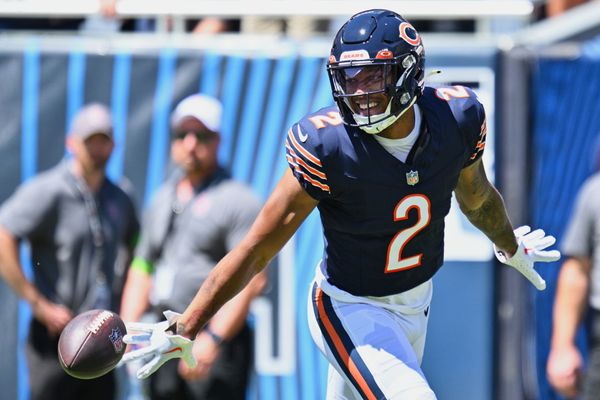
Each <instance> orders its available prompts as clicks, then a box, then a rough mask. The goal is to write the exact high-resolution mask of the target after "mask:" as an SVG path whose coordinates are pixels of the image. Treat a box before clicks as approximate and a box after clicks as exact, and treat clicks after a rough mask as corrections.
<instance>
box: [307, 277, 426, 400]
mask: <svg viewBox="0 0 600 400" xmlns="http://www.w3.org/2000/svg"><path fill="white" fill-rule="evenodd" d="M336 297H337V296H336ZM352 297H354V299H360V298H358V297H355V296H352ZM370 299H372V298H366V299H365V300H366V302H363V303H361V302H355V301H352V302H348V301H341V300H339V297H338V298H337V299H336V298H333V297H330V296H329V295H328V294H326V293H325V292H324V291H323V290H322V289H321V287H320V286H319V285H318V284H317V283H314V282H313V284H312V285H311V288H310V293H309V299H308V324H309V327H310V332H311V335H312V338H313V340H314V341H315V343H316V345H317V346H318V348H319V349H320V350H321V352H322V353H323V354H324V355H325V357H326V358H327V360H328V361H329V363H330V366H329V377H328V384H327V399H328V400H332V399H335V400H356V399H390V400H391V399H402V400H432V399H433V400H435V399H436V397H435V394H434V393H433V391H432V390H431V388H430V387H429V384H428V383H427V380H426V379H425V376H424V375H423V371H422V370H421V367H420V365H421V360H422V358H423V350H424V347H425V336H426V333H427V320H428V313H429V307H428V306H427V307H426V308H425V309H424V310H419V312H418V313H414V314H410V313H401V312H399V311H397V310H390V309H388V308H383V307H381V306H379V305H377V304H374V302H373V301H370ZM428 301H430V298H429V299H428Z"/></svg>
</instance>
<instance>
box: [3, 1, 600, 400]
mask: <svg viewBox="0 0 600 400" xmlns="http://www.w3.org/2000/svg"><path fill="white" fill-rule="evenodd" d="M27 3H30V4H29V6H30V7H31V6H32V5H37V6H38V7H37V8H35V9H32V8H29V9H28V8H27V7H26V6H27ZM34 3H35V4H34ZM66 3H69V2H60V1H59V2H56V3H52V4H53V6H50V5H49V4H45V3H44V2H35V1H34V2H27V1H22V2H21V1H20V2H14V1H8V0H2V1H0V15H4V16H5V18H2V20H1V21H0V26H2V23H4V24H5V30H4V31H2V33H1V34H0V121H1V122H0V171H2V172H1V173H0V176H1V177H0V182H1V185H0V201H3V200H4V199H6V198H7V197H8V196H9V195H10V193H11V192H12V191H13V190H14V188H15V187H16V186H17V185H18V184H19V183H20V182H22V181H24V180H26V179H28V178H30V177H32V176H33V175H34V174H36V173H37V172H39V171H42V170H45V169H47V168H49V167H50V166H52V165H54V164H55V163H56V162H58V161H59V160H60V159H61V158H62V157H64V156H65V154H64V139H65V133H66V130H67V127H68V125H69V122H70V120H71V117H72V115H73V114H74V113H75V111H76V110H77V109H78V108H79V107H80V106H81V105H82V104H84V103H87V102H90V101H101V102H104V103H106V104H108V105H110V107H111V109H112V112H113V115H114V121H115V140H116V144H117V146H116V151H115V153H114V154H113V157H112V159H111V162H110V165H109V174H110V175H111V176H112V177H113V178H115V179H117V180H122V179H126V180H127V181H129V182H130V183H131V184H132V187H133V190H134V192H135V196H136V200H137V203H138V205H139V207H140V210H141V209H143V208H144V206H145V204H147V201H148V200H149V198H150V197H151V196H152V194H153V192H154V190H155V189H156V188H157V187H158V185H159V184H160V183H161V181H162V179H163V178H164V177H165V176H166V175H167V174H168V171H169V168H170V165H169V163H168V146H169V139H168V138H169V131H168V127H169V124H168V120H169V114H170V111H171V110H172V108H173V106H174V104H176V103H177V102H178V101H179V100H181V99H182V98H183V97H185V96H187V95H189V94H192V93H195V92H203V93H207V94H210V95H214V96H216V97H218V98H219V99H221V101H222V102H223V104H224V111H225V115H226V116H227V118H226V122H225V125H224V127H223V132H222V134H223V140H222V147H221V153H220V156H221V160H222V161H223V162H224V163H225V164H226V165H227V166H228V167H229V168H230V170H231V171H232V173H233V175H234V176H235V177H236V178H238V179H240V180H243V181H246V182H248V183H249V184H250V185H251V186H252V187H253V188H254V190H255V191H256V192H257V193H258V194H259V195H260V196H261V197H262V198H263V199H264V198H265V197H266V196H267V195H268V193H269V192H270V190H271V188H272V186H273V184H274V183H275V182H276V181H277V180H278V179H279V177H280V175H281V174H282V172H283V171H284V169H285V168H286V163H285V158H284V151H283V141H284V138H285V134H286V132H287V129H288V128H289V126H290V125H291V124H292V123H293V122H294V121H296V120H297V119H299V118H300V117H301V116H302V115H304V114H305V113H306V112H308V111H310V110H315V109H317V108H320V107H322V106H325V105H328V104H331V103H332V98H331V94H330V88H329V82H328V80H327V76H326V74H325V67H324V65H325V64H324V62H325V59H326V56H327V55H328V51H329V46H330V41H331V37H332V31H331V29H333V31H335V29H337V25H335V21H338V22H339V21H341V20H344V19H345V18H346V17H347V16H349V15H351V14H352V13H353V12H354V11H358V10H360V9H363V8H372V7H375V6H378V5H379V4H375V3H371V2H369V4H368V5H362V6H361V5H352V6H347V4H346V3H344V4H343V5H342V4H340V3H339V2H338V3H337V8H335V7H336V2H335V1H328V2H327V1H326V2H322V4H321V6H318V5H316V3H315V4H312V3H311V4H307V5H305V6H306V7H305V9H311V7H312V13H313V14H315V15H311V17H312V18H313V19H318V20H322V21H321V23H320V25H319V26H320V27H319V26H317V25H309V26H311V27H312V28H311V29H314V31H305V32H303V33H304V34H298V32H296V33H295V34H294V33H293V32H292V29H291V28H290V27H291V26H293V24H290V23H287V24H285V23H284V24H276V27H275V28H273V27H271V28H268V27H266V28H264V29H265V32H260V31H258V32H256V31H252V30H250V28H244V26H249V25H244V23H240V24H239V25H238V26H237V27H235V28H233V31H228V32H219V33H218V34H216V35H212V34H211V35H208V34H192V33H190V32H189V31H190V29H192V28H186V26H187V25H189V24H187V22H186V19H187V17H186V16H191V17H194V18H196V19H200V20H201V19H202V18H207V16H217V17H221V18H223V19H225V18H227V19H229V18H234V17H239V15H240V14H243V13H246V14H252V13H253V11H252V9H256V5H254V6H253V8H252V7H250V6H248V3H244V2H235V1H232V4H231V5H229V6H227V7H224V6H223V5H222V4H221V6H220V8H219V10H221V11H219V12H217V11H216V9H214V10H213V9H211V7H218V4H217V3H219V2H210V1H207V2H206V3H205V7H204V8H201V7H193V6H190V5H186V4H185V3H183V2H173V4H172V6H173V7H172V8H171V9H170V10H169V9H166V11H165V12H164V13H161V12H159V11H160V10H159V8H156V9H153V8H152V7H153V6H154V3H152V2H149V3H147V4H146V5H145V10H146V11H145V12H140V11H139V7H138V12H137V13H136V12H135V5H136V4H137V3H136V2H135V1H125V0H123V1H122V2H120V3H118V4H117V9H116V13H117V14H116V15H117V18H115V17H111V18H112V19H111V18H108V19H107V18H105V17H101V18H100V21H98V20H97V18H96V17H97V12H98V6H97V4H96V3H95V2H93V3H94V4H95V6H94V7H92V6H89V5H90V4H91V3H92V2H80V3H78V5H73V4H71V3H69V4H71V7H70V8H68V10H69V13H70V14H67V12H66V11H64V12H63V14H61V11H60V10H62V9H61V6H63V5H64V4H66ZM233 3H235V4H233ZM268 3H269V4H268V5H267V7H266V8H265V9H269V8H268V6H270V7H271V8H270V9H271V11H272V12H273V13H274V14H275V15H267V17H271V18H272V17H277V19H280V20H286V21H287V20H289V19H290V18H291V17H293V16H294V15H298V14H293V13H292V12H291V11H286V12H283V11H278V8H277V7H279V5H280V4H283V3H285V2H283V1H281V2H277V1H275V2H268ZM313 3H314V2H313ZM381 3H382V4H381V6H382V7H387V8H392V9H394V10H395V11H398V12H400V13H402V14H405V16H406V17H408V18H409V19H411V17H412V18H414V21H415V26H417V29H420V30H421V32H422V33H423V37H424V43H425V46H426V51H427V59H426V66H427V70H428V72H432V71H436V70H441V71H442V73H441V74H435V75H432V76H430V77H429V78H428V84H430V85H440V84H450V85H453V84H462V85H467V86H471V87H473V88H474V89H475V90H476V91H477V93H478V96H479V97H480V99H481V101H482V102H483V103H484V105H485V106H486V110H487V114H488V124H489V127H490V132H489V135H490V136H489V137H488V146H487V148H486V153H485V157H484V160H485V165H486V169H487V170H488V175H489V176H492V177H494V178H495V180H496V184H497V185H498V186H499V188H500V189H501V191H502V192H503V194H504V196H505V200H506V202H507V206H508V209H509V212H510V214H511V217H512V218H513V222H514V224H515V225H518V224H523V223H529V224H531V225H534V226H539V227H541V228H543V229H545V230H546V231H548V232H551V233H553V234H555V235H556V236H557V238H558V239H559V240H560V237H561V235H562V233H563V230H564V227H565V222H566V220H567V219H568V216H569V213H570V209H571V206H572V202H573V198H574V196H575V193H576V189H577V188H578V187H579V185H580V184H581V182H582V181H583V180H584V179H585V178H586V177H587V176H588V175H589V174H590V173H591V172H592V171H593V168H594V164H593V162H592V159H593V157H594V153H593V149H594V148H595V145H596V143H597V142H596V139H597V137H598V134H599V133H600V109H599V108H600V103H599V102H598V101H597V100H596V97H597V93H598V89H600V50H599V49H598V48H599V47H600V46H598V45H597V43H598V41H597V40H595V39H594V38H595V35H596V34H597V33H598V29H599V23H598V22H597V21H600V9H599V7H598V4H597V3H596V4H592V3H590V4H588V5H584V6H580V7H579V9H574V10H571V11H569V12H566V13H565V14H564V15H561V16H559V17H555V18H552V19H549V20H545V19H544V18H542V16H541V15H540V14H539V13H540V7H545V6H546V4H545V2H535V1H533V2H532V1H513V2H504V6H502V4H500V3H502V2H492V1H484V0H481V1H478V0H472V1H466V2H465V1H463V2H460V1H450V0H448V1H444V2H438V3H437V4H438V7H437V8H436V9H434V8H432V7H431V5H429V6H430V7H429V8H427V5H428V4H426V3H427V1H422V2H410V1H407V2H404V1H397V2H393V1H388V2H381ZM383 3H385V4H383ZM463 3H467V4H466V5H465V4H463ZM439 4H442V5H445V6H444V7H441V6H439ZM88 6H89V7H88ZM128 6H130V7H133V8H127V7H128ZM138 6H139V5H138ZM309 6H310V7H309ZM483 6H486V7H488V8H487V9H488V11H487V12H485V9H484V8H483ZM493 6H496V8H495V9H493V8H489V7H493ZM19 7H21V8H19ZM44 7H46V9H44ZM49 7H53V12H52V10H50V9H49ZM78 7H79V8H78ZM85 7H88V8H85ZM119 7H120V8H119ZM157 7H158V6H157ZM177 7H179V8H177ZM328 7H331V9H328ZM353 7H356V8H357V9H356V10H352V8H353ZM419 7H421V8H419ZM480 7H481V8H480ZM523 7H525V8H523ZM163 8H164V7H163ZM341 8H346V9H345V10H340V9H341ZM66 9H67V8H65V10H66ZM282 9H283V8H282ZM296 9H298V7H296ZM132 10H133V11H132ZM161 10H162V8H161ZM223 10H225V11H223ZM405 10H406V11H405ZM489 10H492V11H489ZM44 12H46V14H43V13H44ZM254 13H256V11H254ZM147 14H152V15H151V16H152V17H153V18H150V20H149V21H148V18H147V17H148V15H147ZM290 14H292V15H290ZM44 15H53V16H56V15H58V16H62V17H65V16H68V17H73V16H75V17H78V18H80V19H81V21H80V22H83V23H87V24H88V28H86V29H87V30H85V29H84V30H79V31H77V32H64V31H61V32H58V31H52V32H49V31H43V32H40V31H35V32H33V31H30V30H28V29H25V30H21V29H17V30H15V29H12V28H14V26H13V27H12V28H11V26H10V24H11V23H12V24H15V23H16V22H18V18H17V17H20V18H25V17H28V18H32V20H33V21H35V22H40V21H41V20H43V18H42V17H43V16H44ZM157 15H158V17H157V18H154V17H156V16H157ZM457 15H458V16H457ZM594 16H595V17H596V18H595V19H594ZM119 18H121V19H119ZM136 18H137V22H140V21H142V20H144V19H145V21H146V22H149V23H150V25H153V29H154V31H153V32H142V31H141V29H140V30H138V31H137V32H133V33H124V32H122V31H121V27H122V25H121V21H122V20H126V19H136ZM94 19H96V21H94ZM192 19H193V18H192ZM2 21H4V22H2ZM21 22H22V23H23V25H21V27H26V22H25V20H22V21H21ZM107 22H109V23H110V22H112V23H113V25H110V26H108V28H107ZM142 22H143V21H142ZM196 22H197V21H196ZM238 22H239V21H238ZM255 22H256V21H255ZM94 24H96V25H94ZM329 24H331V25H329ZM419 24H421V26H419ZM195 26H196V25H195V23H194V27H195ZM304 26H305V27H306V25H304ZM330 26H335V27H334V28H331V27H330ZM90 27H91V28H90ZM94 27H96V28H94ZM17 28H19V25H18V24H17ZM80 29H81V28H80ZM95 29H98V30H95ZM244 29H248V30H247V31H244ZM269 29H270V30H269ZM286 30H288V31H289V32H286ZM186 31H188V32H186ZM301 33H302V31H301ZM320 229H321V228H320V222H319V220H318V216H317V215H315V214H313V215H311V216H310V217H309V219H308V220H307V221H306V222H305V223H304V225H303V226H302V228H301V229H300V230H299V232H298V233H297V234H296V235H295V237H294V238H293V240H292V241H291V242H290V243H289V244H288V246H286V248H285V249H284V251H283V252H282V253H281V254H280V255H279V256H278V258H277V259H276V260H275V261H274V263H273V267H271V268H270V274H271V284H270V287H269V289H268V291H267V292H266V293H265V295H264V296H262V297H261V298H260V299H259V300H257V301H256V302H255V304H254V305H253V313H252V321H253V325H254V328H255V332H256V335H255V336H256V341H257V342H256V356H255V364H256V376H255V379H253V383H252V387H251V388H250V389H249V398H252V399H266V400H271V399H285V400H288V399H302V400H303V399H307V400H310V399H321V398H324V389H325V384H326V376H327V373H326V364H325V361H324V359H323V358H322V357H321V356H320V354H318V353H317V351H316V350H315V347H314V346H313V344H312V340H311V339H310V335H309V333H308V329H307V325H306V318H305V316H306V307H305V304H306V303H305V301H306V289H307V287H308V284H309V282H310V280H311V278H312V274H313V268H314V266H315V265H316V263H317V261H318V259H319V258H320V255H321V251H322V243H321V237H320V234H321V231H320ZM446 240H447V254H446V260H447V262H446V265H445V267H444V268H442V270H441V271H440V273H439V274H438V275H437V276H436V278H435V279H434V285H435V287H436V289H435V294H434V299H433V305H432V314H431V319H430V328H429V331H428V343H427V348H426V352H425V359H424V370H425V372H426V375H427V376H428V378H429V379H430V381H431V384H432V386H433V388H434V390H435V391H436V393H437V394H438V396H439V398H440V399H473V400H480V399H502V400H504V399H506V400H509V399H510V400H517V399H538V398H539V399H555V398H558V397H557V396H556V395H555V394H554V393H553V392H552V391H551V390H550V389H549V387H548V385H547V382H546V380H545V358H546V357H547V352H548V343H549V335H550V326H551V305H552V301H553V296H554V284H555V282H556V277H557V271H558V268H557V267H558V264H554V265H547V266H543V267H541V273H542V275H543V276H544V277H545V278H546V280H547V282H548V289H547V290H546V291H544V292H541V293H537V292H535V291H534V289H533V288H532V287H530V286H529V285H528V284H527V283H526V281H525V280H524V279H522V277H521V276H520V275H518V274H517V273H516V272H514V271H511V270H508V269H507V268H506V267H501V266H498V265H497V264H496V263H495V261H494V260H493V255H492V252H491V246H490V244H489V242H488V241H487V240H486V239H485V238H484V237H482V235H481V234H479V233H478V232H477V231H476V230H475V229H474V228H472V227H471V226H470V225H469V224H468V222H466V220H465V219H464V218H462V217H461V215H460V214H459V212H458V211H457V207H455V206H453V209H452V211H451V214H450V216H449V217H448V221H447V232H446ZM0 302H1V304H2V310H3V312H2V313H0V323H2V326H3V327H6V328H5V329H4V330H3V333H2V340H1V341H0V351H1V352H2V354H4V355H6V357H0V371H2V372H3V373H2V374H0V386H1V387H2V388H3V389H2V392H1V394H0V398H2V399H5V398H6V399H19V400H21V399H26V396H27V377H26V374H25V369H24V365H23V356H22V354H20V350H19V349H20V343H21V342H22V341H23V340H24V336H25V329H26V326H27V325H26V321H27V319H28V318H29V311H28V309H27V307H25V306H24V305H23V304H19V302H18V301H17V299H16V298H15V297H14V295H13V294H12V292H10V290H8V289H7V287H6V286H5V284H4V283H3V282H1V281H0ZM582 343H583V341H582Z"/></svg>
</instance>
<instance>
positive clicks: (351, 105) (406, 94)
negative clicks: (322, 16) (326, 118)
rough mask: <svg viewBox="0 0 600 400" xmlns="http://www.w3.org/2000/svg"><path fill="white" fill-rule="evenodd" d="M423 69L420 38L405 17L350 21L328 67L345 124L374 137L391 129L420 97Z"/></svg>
mask: <svg viewBox="0 0 600 400" xmlns="http://www.w3.org/2000/svg"><path fill="white" fill-rule="evenodd" d="M424 65H425V50H424V48H423V44H422V41H421V37H420V36H419V33H418V32H417V31H416V30H415V28H414V27H413V26H412V25H411V24H410V22H408V21H407V20H406V19H404V18H403V17H402V16H400V15H399V14H397V13H395V12H393V11H388V10H368V11H363V12H361V13H358V14H356V15H354V16H352V17H351V18H350V19H349V20H348V21H347V22H346V23H345V24H344V25H343V26H342V27H341V28H340V30H339V31H338V33H337V35H336V36H335V39H334V41H333V46H332V48H331V54H330V56H329V63H328V66H327V71H328V74H329V80H330V83H331V88H332V90H333V98H334V100H335V101H336V103H337V105H338V108H339V109H340V113H341V116H342V118H343V120H344V122H345V123H346V124H348V125H351V126H357V127H360V128H361V129H362V130H363V131H365V132H367V133H371V134H376V133H379V132H381V131H383V130H384V129H385V128H387V127H388V126H390V125H391V124H393V123H394V122H395V121H396V120H397V119H398V118H399V117H400V116H401V115H402V114H403V113H404V112H405V111H406V110H407V109H408V108H410V107H411V106H412V105H413V104H414V102H415V101H416V100H417V99H418V98H419V96H420V95H421V93H422V91H423V80H424V68H425V67H424ZM361 87H362V88H364V87H367V88H368V90H366V91H364V90H357V88H361ZM383 95H385V96H383ZM388 99H389V102H387V101H388Z"/></svg>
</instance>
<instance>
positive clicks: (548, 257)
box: [494, 225, 560, 290]
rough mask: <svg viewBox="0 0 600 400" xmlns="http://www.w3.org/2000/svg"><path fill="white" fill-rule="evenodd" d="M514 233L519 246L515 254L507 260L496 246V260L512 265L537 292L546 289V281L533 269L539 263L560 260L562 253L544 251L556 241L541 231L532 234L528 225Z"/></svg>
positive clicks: (537, 230)
mask: <svg viewBox="0 0 600 400" xmlns="http://www.w3.org/2000/svg"><path fill="white" fill-rule="evenodd" d="M514 232H515V238H516V239H517V243H518V245H519V247H518V248H517V251H516V252H515V254H514V255H513V256H512V257H510V258H506V255H505V254H504V253H503V252H501V251H498V249H497V248H496V245H494V253H496V258H497V259H498V260H499V261H500V262H501V263H503V264H506V265H510V266H511V267H513V268H515V269H516V270H517V271H519V272H520V273H521V274H523V275H524V276H525V278H527V279H528V280H529V282H531V283H532V284H533V286H535V287H536V289H537V290H544V289H546V281H544V280H543V279H542V277H541V276H540V274H538V273H537V271H536V270H535V269H533V264H534V263H536V262H538V261H541V262H552V261H557V260H558V259H559V258H560V252H559V251H558V250H549V251H545V250H544V249H545V248H547V247H550V246H552V245H553V244H554V243H555V242H556V239H555V238H554V236H546V234H545V233H544V231H543V230H541V229H536V230H535V231H533V232H531V228H530V227H528V226H527V225H524V226H520V227H518V228H517V229H515V231H514Z"/></svg>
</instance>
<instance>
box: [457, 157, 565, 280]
mask: <svg viewBox="0 0 600 400" xmlns="http://www.w3.org/2000/svg"><path fill="white" fill-rule="evenodd" d="M455 193H456V198H457V200H458V204H459V205H460V209H461V210H462V212H463V213H464V214H465V215H466V216H467V218H468V219H469V221H471V223H472V224H473V225H475V226H476V227H477V228H479V230H481V231H482V232H483V233H485V234H486V236H487V237H488V238H489V239H490V240H491V241H492V242H493V243H494V251H495V254H496V258H497V259H498V260H499V261H500V262H502V263H504V264H507V265H510V266H511V267H513V268H515V269H516V270H517V271H519V272H520V273H521V274H522V275H523V276H525V277H526V278H527V279H528V280H529V281H530V282H531V283H532V284H533V285H534V286H535V287H536V288H537V289H538V290H544V289H545V288H546V282H545V281H544V279H542V277H541V276H540V274H539V273H538V272H537V271H536V270H535V269H534V268H533V267H534V264H535V262H538V261H541V262H551V261H557V260H558V259H559V258H560V252H559V251H558V250H545V249H546V248H548V247H550V246H552V245H553V244H554V243H555V242H556V239H555V238H554V237H553V236H550V235H548V236H546V234H545V233H544V231H543V230H541V229H536V230H534V231H531V228H530V227H528V226H521V227H519V228H517V229H515V230H514V231H513V230H512V225H511V223H510V220H509V218H508V214H507V212H506V208H505V207H504V201H503V200H502V196H500V193H498V191H497V190H496V188H495V187H494V186H493V185H492V184H491V183H490V182H489V180H488V179H487V176H486V175H485V170H484V168H483V164H482V162H481V159H479V160H476V161H475V162H474V163H472V164H471V165H469V166H467V167H465V168H463V170H462V171H461V174H460V176H459V179H458V183H457V186H456V189H455Z"/></svg>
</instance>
